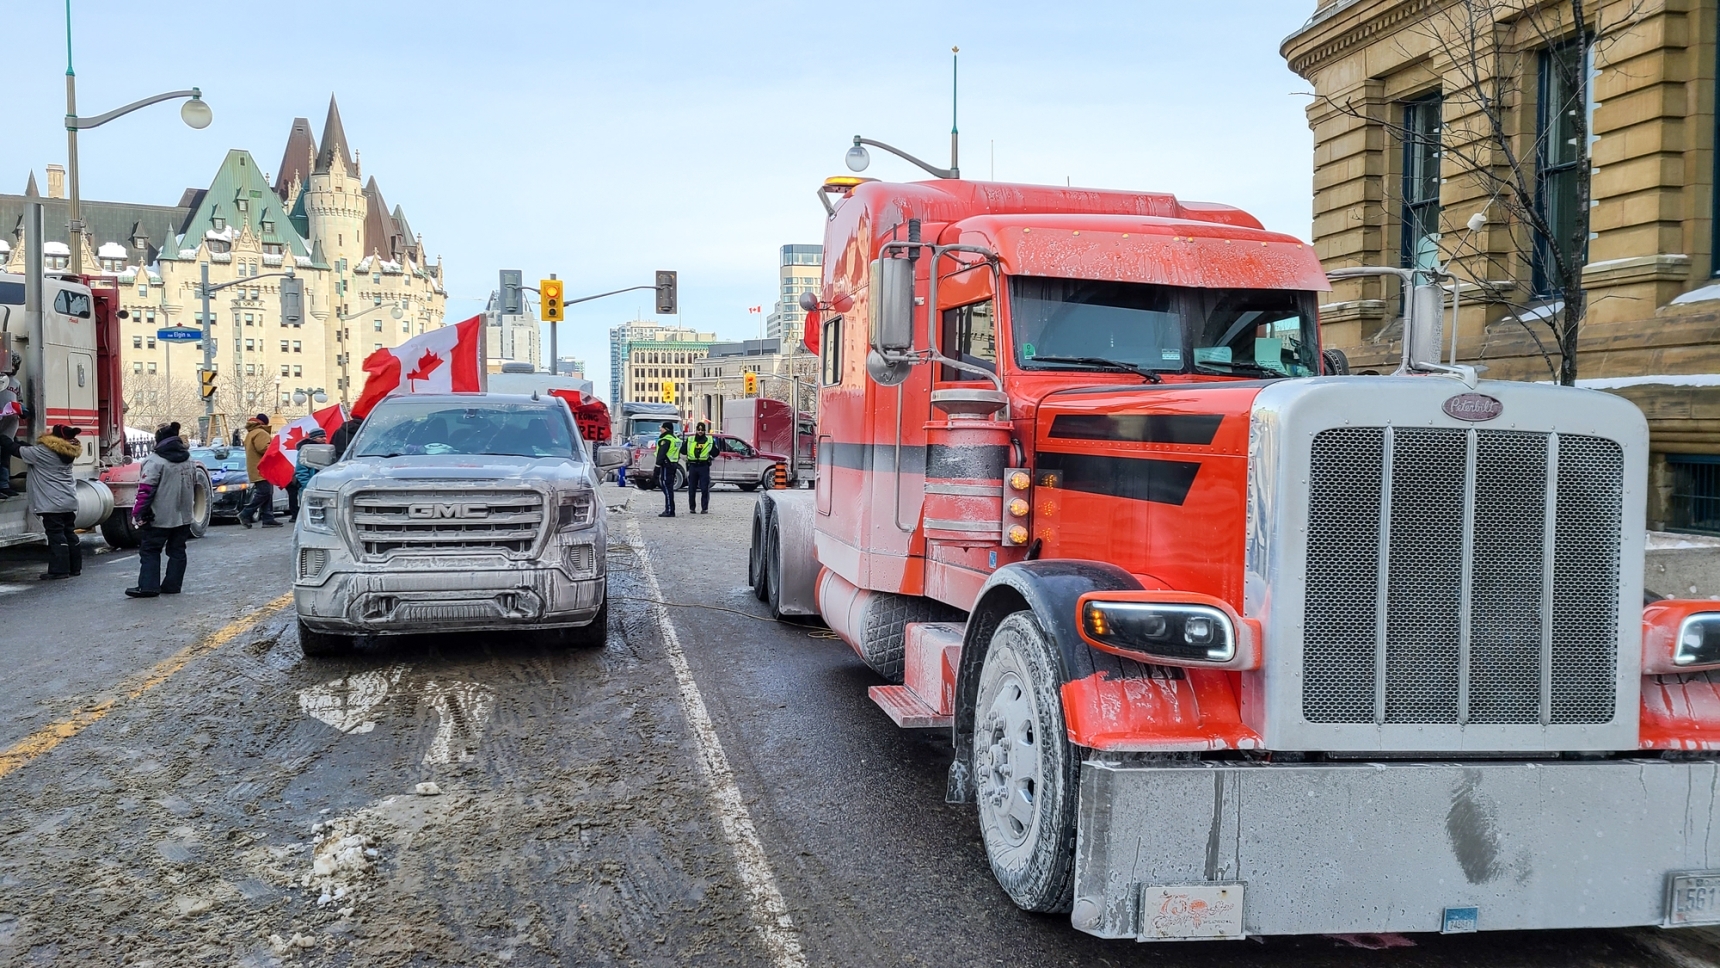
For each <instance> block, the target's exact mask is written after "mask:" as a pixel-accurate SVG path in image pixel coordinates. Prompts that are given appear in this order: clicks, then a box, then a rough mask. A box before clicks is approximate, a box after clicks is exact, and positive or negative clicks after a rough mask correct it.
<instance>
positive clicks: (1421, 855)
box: [1071, 759, 1720, 941]
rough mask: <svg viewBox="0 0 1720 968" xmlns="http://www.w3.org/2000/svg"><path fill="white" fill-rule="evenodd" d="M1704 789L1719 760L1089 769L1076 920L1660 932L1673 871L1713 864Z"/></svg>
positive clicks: (1716, 843) (1718, 867)
mask: <svg viewBox="0 0 1720 968" xmlns="http://www.w3.org/2000/svg"><path fill="white" fill-rule="evenodd" d="M1717 784H1720V762H1714V761H1700V762H1668V761H1665V760H1650V759H1642V760H1608V761H1588V762H1571V761H1555V760H1546V761H1538V762H1527V763H1524V762H1473V761H1471V762H1391V763H1354V764H1327V763H1323V764H1308V765H1286V764H1276V765H1273V764H1258V765H1244V764H1233V763H1214V764H1187V765H1178V766H1130V765H1117V764H1108V763H1101V762H1089V763H1087V764H1085V765H1084V766H1083V768H1082V775H1081V794H1080V797H1081V799H1080V808H1079V809H1080V813H1079V816H1080V820H1079V831H1078V836H1077V845H1076V861H1075V907H1074V911H1073V913H1072V915H1071V921H1072V923H1073V924H1074V926H1075V927H1076V928H1078V929H1080V930H1082V931H1086V932H1089V933H1091V934H1095V935H1099V936H1101V937H1107V938H1136V939H1138V940H1143V941H1150V940H1181V939H1193V938H1205V939H1218V938H1240V937H1244V936H1246V935H1289V934H1367V933H1387V932H1437V931H1442V930H1444V931H1448V932H1456V931H1473V930H1481V931H1505V930H1523V929H1536V928H1616V927H1627V926H1637V925H1661V924H1667V925H1671V924H1675V923H1678V918H1677V917H1675V916H1674V914H1673V906H1672V903H1671V895H1672V891H1671V885H1672V880H1673V878H1674V877H1675V876H1676V875H1683V874H1689V873H1692V872H1706V873H1708V874H1710V875H1715V874H1720V824H1717V821H1720V800H1717V793H1716V791H1717ZM1681 883H1688V882H1681ZM1706 883H1713V882H1712V881H1709V882H1706Z"/></svg>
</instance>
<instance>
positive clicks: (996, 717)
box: [973, 611, 1081, 914]
mask: <svg viewBox="0 0 1720 968" xmlns="http://www.w3.org/2000/svg"><path fill="white" fill-rule="evenodd" d="M1059 668H1060V667H1059V661H1058V652H1057V647H1056V645H1055V644H1053V643H1052V641H1051V638H1050V636H1048V635H1047V634H1046V633H1045V630H1044V629H1042V628H1040V627H1039V623H1038V622H1037V621H1036V620H1035V619H1034V617H1033V613H1032V612H1028V611H1019V612H1013V613H1011V614H1010V615H1008V616H1007V617H1005V618H1004V619H1003V621H1001V622H1000V623H998V626H997V631H995V632H993V633H992V637H991V648H990V650H989V651H988V652H987V653H986V655H985V662H984V664H983V665H982V666H981V668H980V676H979V690H978V699H979V702H978V704H977V705H976V707H975V709H974V722H973V778H974V785H975V792H976V796H975V800H976V801H977V803H978V806H979V811H978V812H979V830H980V839H981V840H982V841H983V842H984V843H985V853H986V859H987V860H989V861H990V862H991V871H992V874H993V875H994V876H995V877H996V878H997V882H998V884H999V885H1001V886H1002V887H1003V889H1004V891H1005V892H1006V893H1007V894H1008V895H1009V897H1010V900H1012V901H1014V902H1015V904H1016V906H1017V907H1019V908H1021V909H1022V910H1024V911H1034V912H1038V913H1042V914H1050V913H1057V912H1067V911H1068V910H1069V909H1070V907H1071V906H1072V904H1073V901H1074V896H1075V807H1076V802H1075V801H1076V795H1077V793H1078V791H1079V789H1080V769H1081V767H1080V763H1079V762H1078V761H1077V759H1076V757H1075V751H1074V749H1073V748H1072V747H1071V746H1070V745H1069V740H1068V734H1067V733H1066V731H1065V729H1064V721H1063V702H1062V695H1061V689H1060V686H1061V684H1062V678H1061V676H1060V674H1059Z"/></svg>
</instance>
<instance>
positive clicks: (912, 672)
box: [902, 622, 962, 716]
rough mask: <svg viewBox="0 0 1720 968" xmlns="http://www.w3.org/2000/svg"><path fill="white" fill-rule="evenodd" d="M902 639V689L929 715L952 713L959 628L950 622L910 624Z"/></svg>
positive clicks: (958, 648)
mask: <svg viewBox="0 0 1720 968" xmlns="http://www.w3.org/2000/svg"><path fill="white" fill-rule="evenodd" d="M902 638H903V654H902V660H903V661H902V685H904V686H906V687H907V689H908V691H909V692H912V693H913V694H914V695H916V696H918V697H919V698H920V701H921V702H922V703H924V704H926V705H927V706H930V707H931V708H932V711H933V712H936V713H938V714H939V715H942V716H948V715H950V714H951V713H953V712H955V696H956V669H957V668H958V667H959V666H960V664H961V654H962V626H961V625H959V624H956V623H953V622H913V623H910V624H909V625H908V627H907V630H906V631H905V632H904V633H903V637H902Z"/></svg>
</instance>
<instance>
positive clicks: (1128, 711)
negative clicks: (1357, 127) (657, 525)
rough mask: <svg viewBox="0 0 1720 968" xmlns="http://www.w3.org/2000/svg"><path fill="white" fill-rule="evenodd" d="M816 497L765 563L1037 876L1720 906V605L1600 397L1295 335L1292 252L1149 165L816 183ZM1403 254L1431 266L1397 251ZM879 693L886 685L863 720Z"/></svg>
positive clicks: (1302, 310) (1200, 926) (1039, 906)
mask: <svg viewBox="0 0 1720 968" xmlns="http://www.w3.org/2000/svg"><path fill="white" fill-rule="evenodd" d="M825 190H826V192H827V193H828V194H832V195H836V196H839V198H838V200H837V202H836V203H835V205H834V206H833V211H832V212H831V214H830V218H829V221H828V225H827V229H826V234H825V247H824V252H825V259H824V277H823V281H822V288H821V291H820V292H819V293H817V294H816V297H815V298H814V299H811V300H808V301H807V302H808V303H809V304H810V308H811V310H812V318H811V319H810V320H809V321H808V323H807V333H808V334H809V336H811V337H812V338H811V339H809V340H808V342H809V344H816V345H815V346H814V347H813V348H814V351H815V352H817V353H818V354H819V355H820V358H821V378H820V384H821V386H820V389H819V407H818V441H817V454H818V473H817V481H816V484H815V487H814V488H813V489H812V491H810V492H796V491H776V492H770V493H767V494H765V495H763V496H762V498H761V500H760V502H759V505H758V508H757V511H756V513H755V518H754V522H753V541H752V552H751V559H750V562H749V565H750V568H749V570H750V571H751V575H752V583H753V587H754V589H755V591H756V592H757V593H758V595H759V597H760V598H761V599H762V600H765V601H767V602H768V603H769V605H770V608H771V610H772V612H773V613H775V614H778V615H815V616H818V617H821V618H822V619H823V620H824V621H825V622H826V623H828V624H829V626H830V627H831V629H832V630H834V631H835V632H836V633H837V634H838V636H839V637H840V638H841V639H842V640H843V641H844V642H846V643H847V644H848V645H849V646H850V647H851V648H852V649H853V650H854V651H855V653H857V654H858V656H859V657H860V658H861V659H862V660H864V661H865V662H866V663H867V664H868V665H870V666H871V667H872V668H873V669H874V670H876V671H877V673H878V674H879V675H880V676H881V677H882V678H883V679H884V680H885V681H884V683H883V684H880V685H878V686H875V687H872V688H871V690H870V694H871V698H872V699H873V700H874V701H875V702H876V704H877V705H878V706H879V707H880V708H881V711H882V712H883V713H884V714H885V715H887V716H888V718H889V720H891V721H893V722H894V723H895V724H897V725H898V726H901V727H910V728H935V729H942V730H948V732H949V735H950V738H951V741H952V744H953V747H954V757H953V762H952V764H951V766H950V770H949V781H948V799H949V801H950V802H954V803H965V804H971V805H972V806H973V809H974V813H975V817H976V821H977V824H978V827H979V831H980V834H981V837H982V839H983V841H984V844H985V849H986V854H987V856H988V858H989V862H990V866H991V869H992V871H993V873H994V874H995V876H996V878H997V881H998V883H999V884H1000V885H1001V886H1002V888H1003V891H1004V892H1005V893H1006V894H1007V895H1008V897H1009V898H1010V899H1011V900H1013V901H1014V903H1015V904H1017V905H1019V906H1020V907H1021V908H1024V909H1026V910H1029V911H1038V912H1061V913H1065V914H1067V915H1068V916H1069V918H1070V920H1071V923H1072V924H1073V926H1074V927H1075V928H1077V929H1079V930H1081V931H1085V932H1089V933H1092V934H1095V935H1099V936H1102V937H1108V938H1133V939H1138V940H1169V939H1213V938H1227V939H1236V938H1242V937H1246V936H1251V935H1295V934H1309V933H1327V934H1350V933H1368V932H1468V931H1476V930H1480V931H1494V930H1517V929H1533V928H1594V927H1622V926H1628V925H1664V926H1669V927H1676V926H1687V925H1695V924H1705V923H1714V922H1715V921H1716V920H1720V904H1717V899H1720V891H1717V890H1716V888H1717V887H1720V857H1717V856H1715V855H1714V854H1713V853H1712V852H1711V851H1710V849H1709V847H1708V844H1709V841H1710V838H1711V834H1712V831H1713V830H1714V829H1715V824H1716V821H1717V820H1720V815H1717V804H1716V799H1715V790H1716V788H1717V786H1716V785H1717V783H1720V759H1717V754H1716V753H1715V752H1714V751H1715V750H1716V748H1717V746H1720V703H1717V702H1715V701H1714V700H1715V696H1716V695H1720V690H1717V686H1720V676H1717V673H1716V672H1715V671H1714V670H1716V669H1720V606H1717V605H1716V603H1713V602H1688V601H1674V600H1659V601H1654V602H1652V603H1651V604H1648V605H1647V606H1646V607H1645V604H1644V603H1645V600H1647V599H1648V598H1649V597H1651V596H1645V592H1644V589H1643V542H1644V514H1645V511H1644V500H1645V488H1646V473H1647V472H1646V466H1647V453H1648V452H1647V439H1648V435H1647V428H1646V424H1645V421H1644V419H1643V417H1642V415H1641V414H1640V413H1639V412H1638V411H1637V410H1636V409H1635V408H1634V407H1633V406H1632V405H1631V404H1630V403H1629V402H1627V401H1625V400H1623V399H1621V398H1618V397H1616V396H1611V395H1608V394H1605V393H1601V392H1594V391H1588V390H1582V389H1574V388H1566V387H1557V386H1549V385H1536V384H1529V383H1515V382H1501V381H1488V380H1482V379H1480V378H1479V377H1478V375H1477V373H1476V371H1475V370H1474V369H1472V368H1469V367H1464V366H1458V365H1453V364H1450V363H1441V362H1439V353H1438V350H1437V348H1438V346H1439V345H1440V339H1441V337H1440V329H1439V327H1440V325H1441V322H1442V318H1443V313H1444V300H1443V299H1442V293H1441V291H1440V289H1439V282H1440V280H1438V279H1431V280H1430V279H1427V278H1423V277H1421V274H1417V275H1414V276H1412V275H1409V274H1407V273H1403V272H1400V271H1399V270H1395V269H1378V270H1372V269H1363V270H1357V271H1360V272H1371V273H1378V274H1381V275H1386V276H1399V277H1401V281H1402V282H1403V283H1404V284H1405V285H1406V286H1407V289H1406V295H1407V296H1408V298H1407V299H1406V303H1408V304H1409V305H1410V309H1409V319H1408V320H1406V323H1405V333H1406V335H1405V339H1404V360H1403V365H1402V367H1401V368H1400V369H1399V370H1398V372H1397V373H1396V374H1394V375H1390V376H1351V375H1338V374H1340V373H1342V372H1343V371H1344V370H1345V369H1346V367H1344V366H1343V365H1342V363H1341V360H1338V359H1336V356H1337V354H1326V355H1324V356H1323V354H1322V353H1321V350H1320V334H1319V320H1318V317H1317V306H1318V302H1319V300H1320V298H1321V293H1323V292H1325V291H1327V290H1328V289H1329V288H1330V286H1329V282H1328V277H1327V275H1326V273H1325V272H1323V271H1322V267H1321V264H1320V262H1319V260H1318V259H1317V258H1316V256H1315V253H1314V251H1313V248H1312V247H1311V246H1310V245H1308V244H1307V243H1304V242H1302V241H1300V240H1298V239H1295V238H1292V237H1290V236H1286V235H1281V234H1277V233H1273V232H1268V231H1265V230H1263V228H1262V227H1261V225H1260V223H1259V222H1257V221H1256V220H1255V219H1254V218H1253V217H1251V216H1249V215H1248V214H1246V213H1244V212H1242V211H1239V210H1237V209H1234V208H1228V207H1225V206H1221V205H1213V204H1204V203H1194V202H1186V201H1179V200H1178V199H1176V198H1174V197H1172V196H1169V195H1163V194H1145V193H1135V192H1122V191H1096V190H1085V189H1073V188H1062V187H1042V186H1031V185H1013V184H996V183H979V182H971V181H963V180H957V179H945V180H938V181H932V182H924V183H913V184H888V183H883V182H877V181H870V180H861V179H840V180H838V179H833V180H831V182H829V183H827V184H826V186H825ZM1416 283H1422V284H1421V285H1416ZM882 718H883V717H880V719H881V721H882Z"/></svg>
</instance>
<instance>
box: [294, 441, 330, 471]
mask: <svg viewBox="0 0 1720 968" xmlns="http://www.w3.org/2000/svg"><path fill="white" fill-rule="evenodd" d="M299 460H301V461H303V462H305V463H306V464H309V465H310V466H312V467H314V468H316V469H317V470H319V471H320V470H322V469H323V468H325V467H328V466H329V465H331V464H333V463H334V445H333V444H300V445H299Z"/></svg>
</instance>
